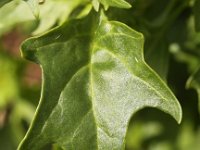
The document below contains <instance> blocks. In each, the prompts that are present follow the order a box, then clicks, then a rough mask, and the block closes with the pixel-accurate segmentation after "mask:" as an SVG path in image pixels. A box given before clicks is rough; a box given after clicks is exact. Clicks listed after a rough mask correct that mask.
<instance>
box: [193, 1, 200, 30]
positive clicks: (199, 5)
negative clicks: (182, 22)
mask: <svg viewBox="0 0 200 150" xmlns="http://www.w3.org/2000/svg"><path fill="white" fill-rule="evenodd" d="M194 17H195V29H196V31H198V32H200V0H195V3H194Z"/></svg>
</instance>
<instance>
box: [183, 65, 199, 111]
mask: <svg viewBox="0 0 200 150" xmlns="http://www.w3.org/2000/svg"><path fill="white" fill-rule="evenodd" d="M186 86H187V88H194V89H196V90H197V94H198V97H199V112H200V68H199V69H198V70H197V71H196V72H195V73H194V74H193V75H192V76H191V77H190V78H189V79H188V81H187V85H186Z"/></svg>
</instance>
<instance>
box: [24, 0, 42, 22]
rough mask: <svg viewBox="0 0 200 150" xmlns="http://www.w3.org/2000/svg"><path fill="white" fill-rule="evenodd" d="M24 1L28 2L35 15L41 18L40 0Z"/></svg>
mask: <svg viewBox="0 0 200 150" xmlns="http://www.w3.org/2000/svg"><path fill="white" fill-rule="evenodd" d="M24 1H26V2H27V4H28V5H29V7H30V9H31V10H32V12H33V14H34V16H35V17H36V18H39V1H38V0H24Z"/></svg>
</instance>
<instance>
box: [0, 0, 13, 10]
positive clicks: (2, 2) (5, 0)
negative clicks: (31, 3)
mask: <svg viewBox="0 0 200 150" xmlns="http://www.w3.org/2000/svg"><path fill="white" fill-rule="evenodd" d="M11 1H12V0H1V1H0V8H1V7H2V6H3V5H5V4H6V3H9V2H11Z"/></svg>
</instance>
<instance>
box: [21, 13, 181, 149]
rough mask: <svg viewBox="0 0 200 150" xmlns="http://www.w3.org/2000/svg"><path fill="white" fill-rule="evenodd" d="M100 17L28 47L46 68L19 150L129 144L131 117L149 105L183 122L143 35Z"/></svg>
mask: <svg viewBox="0 0 200 150" xmlns="http://www.w3.org/2000/svg"><path fill="white" fill-rule="evenodd" d="M92 13H94V12H92ZM94 14H95V15H94ZM94 14H92V15H91V14H90V15H89V16H88V17H86V18H83V19H80V20H72V21H70V22H68V23H66V24H65V25H63V26H61V27H59V28H57V29H55V30H53V31H51V32H49V33H47V34H45V35H43V36H41V37H38V38H32V39H30V40H28V41H26V42H25V43H24V44H23V45H22V51H23V54H24V57H26V58H28V59H29V60H33V61H35V62H37V63H40V64H41V65H42V68H43V76H44V77H43V80H44V81H43V82H44V83H43V90H42V91H43V92H42V96H41V102H40V105H39V108H38V110H37V113H36V116H37V117H36V118H35V120H34V122H33V125H32V126H31V128H30V130H29V133H28V135H27V136H26V138H25V139H24V141H23V142H22V144H21V145H20V147H19V149H20V150H23V149H30V150H31V149H41V148H42V147H43V146H44V145H45V144H48V143H52V142H55V143H58V145H60V146H62V147H63V148H68V149H72V150H73V149H80V150H81V149H94V150H95V149H103V150H107V149H108V150H110V149H124V144H125V143H124V138H125V134H126V129H127V126H128V122H129V120H130V118H131V116H132V115H133V114H134V113H135V112H137V111H138V110H140V109H142V108H144V107H156V108H159V109H161V110H163V111H165V112H167V113H169V114H171V115H172V116H173V117H174V118H175V119H176V120H177V121H178V122H180V120H181V108H180V105H179V103H178V102H177V100H176V98H175V97H174V95H173V94H172V93H171V92H170V90H169V89H168V88H167V86H166V85H165V84H164V82H162V80H161V79H160V78H159V77H158V76H157V75H156V74H155V72H154V71H153V70H152V69H150V68H149V67H148V66H147V65H146V63H145V62H144V58H143V54H142V50H143V42H144V39H143V36H142V34H140V33H138V32H136V31H134V30H132V29H131V28H129V27H127V26H126V25H124V24H122V23H119V22H115V21H107V20H99V18H101V17H98V15H97V14H96V13H94ZM75 27H76V28H75ZM155 81H156V82H155ZM156 90H158V92H156ZM122 91H123V92H122ZM43 112H45V113H44V114H43ZM64 116H65V117H64ZM55 123H56V126H55ZM55 133H56V134H55ZM47 137H48V138H47ZM38 141H39V142H38ZM35 142H37V145H36V144H35Z"/></svg>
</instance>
